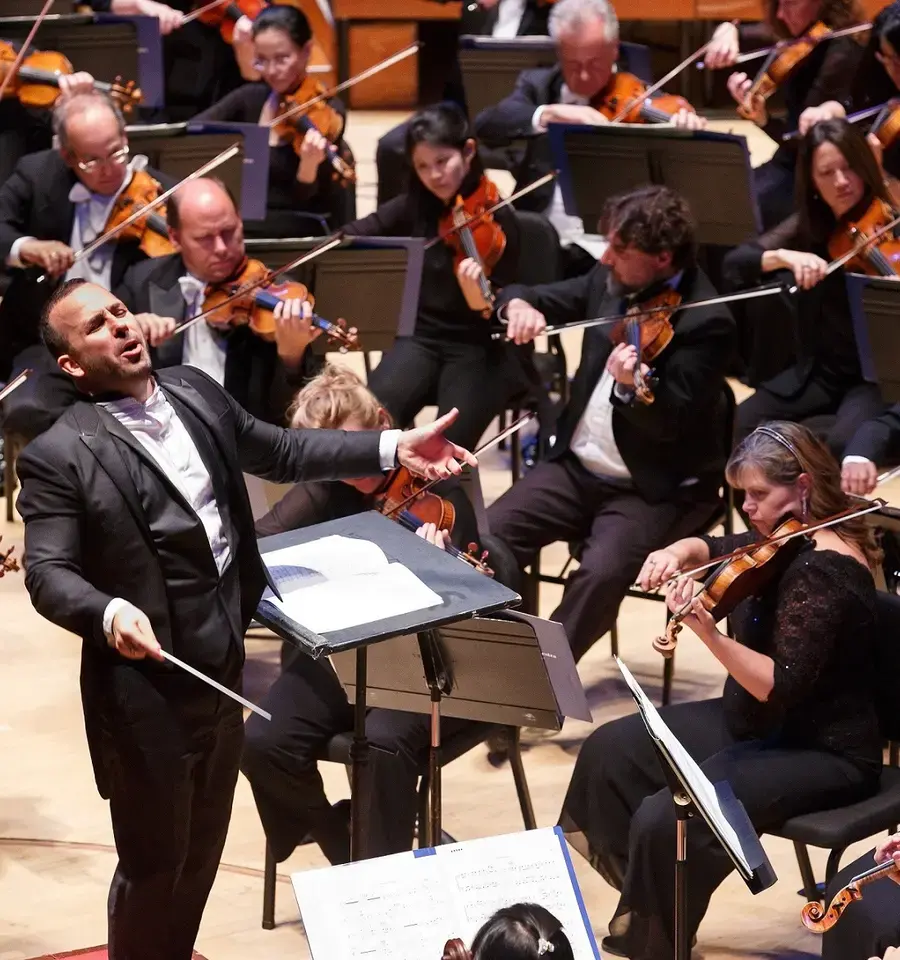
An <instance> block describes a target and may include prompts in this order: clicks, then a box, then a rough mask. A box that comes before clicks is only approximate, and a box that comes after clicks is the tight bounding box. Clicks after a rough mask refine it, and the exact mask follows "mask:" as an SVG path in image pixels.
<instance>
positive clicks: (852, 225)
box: [828, 197, 900, 277]
mask: <svg viewBox="0 0 900 960" xmlns="http://www.w3.org/2000/svg"><path fill="white" fill-rule="evenodd" d="M895 217H896V213H895V212H894V211H893V210H892V209H891V207H890V206H888V204H887V203H885V202H884V200H882V199H881V198H880V197H875V199H874V200H872V202H871V203H870V204H869V207H868V209H867V210H866V211H865V213H863V215H862V216H861V217H860V218H859V219H858V220H855V221H848V220H846V219H842V221H841V222H840V223H839V224H838V226H837V228H836V229H835V231H834V232H833V233H832V235H831V237H830V238H829V240H828V253H829V255H830V256H831V258H832V259H833V260H838V259H839V258H841V257H843V256H845V255H846V254H849V253H853V252H854V251H855V253H854V255H853V256H852V257H849V258H848V259H847V261H845V262H846V263H849V264H850V269H852V270H855V271H857V272H858V273H865V274H868V275H869V276H874V277H896V276H898V274H900V239H898V238H897V236H896V235H895V230H889V231H887V232H886V233H885V234H884V235H883V236H882V238H881V239H880V240H876V241H875V242H872V237H873V235H874V234H876V233H877V232H878V231H879V230H882V231H883V230H884V227H885V226H887V225H888V224H889V223H890V222H891V221H892V220H893V219H894V218H895Z"/></svg>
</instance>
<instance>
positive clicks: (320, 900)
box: [291, 827, 600, 960]
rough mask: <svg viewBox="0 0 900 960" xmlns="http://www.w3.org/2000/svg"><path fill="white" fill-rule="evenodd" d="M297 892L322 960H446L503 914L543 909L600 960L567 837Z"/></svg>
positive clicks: (343, 878)
mask: <svg viewBox="0 0 900 960" xmlns="http://www.w3.org/2000/svg"><path fill="white" fill-rule="evenodd" d="M291 883H292V884H293V887H294V895H295V896H296V898H297V904H298V906H299V908H300V913H301V916H302V919H303V926H304V928H305V930H306V937H307V940H308V941H309V948H310V953H311V954H312V957H313V960H357V958H366V960H371V958H378V960H382V958H387V957H390V958H391V960H439V958H440V956H441V952H442V951H443V948H444V944H445V943H446V942H447V940H449V939H451V938H452V937H460V938H461V939H462V940H463V941H464V942H465V943H466V944H467V945H469V944H471V942H472V938H473V937H474V935H475V933H476V932H477V930H478V928H479V927H480V926H481V925H482V924H483V923H484V922H485V921H486V920H487V919H489V918H490V917H491V916H492V915H493V914H494V913H495V912H496V911H497V910H499V909H501V908H502V907H509V906H512V905H513V904H515V903H538V904H540V905H541V906H543V907H546V909H548V910H549V911H550V912H551V913H552V914H554V915H555V916H556V917H557V918H558V919H559V920H560V921H561V922H562V924H563V929H564V930H565V932H566V935H567V936H568V938H569V941H570V943H571V944H572V951H573V954H574V956H575V960H600V954H599V953H598V951H597V944H596V942H595V940H594V934H593V931H592V929H591V923H590V919H589V918H588V915H587V911H586V910H585V907H584V900H583V899H582V896H581V890H580V888H579V886H578V881H577V879H576V877H575V872H574V870H573V867H572V860H571V858H570V856H569V850H568V847H567V846H566V841H565V839H564V837H563V833H562V829H561V828H560V827H546V828H543V829H540V830H529V831H526V832H523V833H514V834H506V835H503V836H499V837H486V838H483V839H479V840H466V841H462V842H460V843H453V844H447V845H445V846H441V847H429V848H426V849H420V850H411V851H408V852H406V853H398V854H394V855H393V856H389V857H379V858H377V859H374V860H363V861H361V862H359V863H349V864H343V865H341V866H337V867H326V868H324V869H320V870H305V871H302V872H300V873H295V874H292V876H291Z"/></svg>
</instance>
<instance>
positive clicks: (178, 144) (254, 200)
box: [126, 122, 269, 220]
mask: <svg viewBox="0 0 900 960" xmlns="http://www.w3.org/2000/svg"><path fill="white" fill-rule="evenodd" d="M126 131H127V133H128V142H129V143H130V145H131V152H132V153H133V154H135V153H142V154H144V155H145V156H146V157H147V159H148V160H149V162H150V166H151V167H155V168H156V169H157V170H160V171H161V172H162V173H167V174H168V175H169V176H170V177H172V178H173V179H174V180H182V179H184V177H186V176H187V175H188V174H189V173H193V172H194V171H195V170H196V169H197V168H198V167H202V166H203V164H205V163H209V161H210V160H212V159H213V158H214V157H216V156H218V155H219V154H220V153H221V152H222V151H223V150H226V149H227V148H228V147H230V146H231V144H233V143H238V144H239V146H240V149H239V150H238V152H237V154H236V155H235V156H233V157H231V158H230V159H229V160H226V161H225V163H223V164H222V165H221V166H220V167H218V168H217V169H216V172H215V175H216V176H217V177H219V179H220V180H222V182H223V183H224V184H225V186H226V187H228V189H229V190H230V191H231V193H232V195H233V196H235V197H236V198H237V200H238V206H239V207H240V213H241V217H242V218H243V219H244V220H262V219H263V218H264V217H265V215H266V203H267V200H268V195H269V131H268V130H266V128H265V127H261V126H259V124H256V123H218V122H216V123H193V122H188V123H148V124H131V125H129V126H128V127H126Z"/></svg>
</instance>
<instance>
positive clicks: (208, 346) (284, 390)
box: [117, 178, 321, 425]
mask: <svg viewBox="0 0 900 960" xmlns="http://www.w3.org/2000/svg"><path fill="white" fill-rule="evenodd" d="M167 217H168V224H169V232H170V236H171V238H172V241H173V244H174V246H175V250H176V252H175V253H173V254H170V255H169V256H165V257H156V258H154V259H152V260H146V261H144V262H143V263H139V264H136V265H135V266H133V267H132V268H131V269H130V270H128V271H127V273H126V274H125V275H124V277H123V278H122V281H121V283H120V284H119V286H118V288H117V293H118V295H119V298H120V299H121V300H122V301H123V302H124V303H125V304H126V305H127V306H128V307H129V309H130V310H131V311H132V313H134V314H135V316H136V317H137V320H138V322H139V323H140V324H141V327H142V329H143V330H144V332H145V334H146V335H147V338H148V340H149V341H150V345H151V347H152V348H153V362H154V365H155V366H156V367H169V366H173V365H176V364H180V363H185V364H189V365H190V366H195V367H199V368H200V369H201V370H203V371H204V373H206V374H208V375H209V376H210V377H212V378H213V380H215V381H216V382H217V383H219V384H222V385H223V386H224V387H225V389H226V390H227V391H228V392H229V393H230V394H231V395H232V396H233V397H234V398H235V400H237V402H238V403H240V404H241V406H243V407H244V408H245V409H247V410H249V411H250V412H251V413H252V414H253V415H254V416H255V417H258V418H259V419H261V420H267V421H268V422H270V423H275V424H278V425H282V424H283V423H284V419H285V414H286V411H287V407H288V404H289V403H290V400H291V397H292V396H293V394H294V393H295V392H296V391H297V389H298V388H299V387H300V386H302V384H303V382H304V380H305V378H306V377H307V376H309V375H311V373H312V372H313V371H314V369H315V367H316V364H317V363H318V360H317V359H316V358H315V357H314V356H313V355H312V351H309V350H308V349H307V348H308V347H309V345H310V344H311V343H312V342H313V341H314V340H315V339H316V337H317V336H318V335H319V334H320V333H321V331H320V330H319V329H317V328H316V327H314V326H313V325H312V323H311V320H310V315H311V311H310V309H309V305H308V304H306V305H304V304H303V303H302V302H300V301H298V300H296V299H289V300H285V301H284V302H283V303H281V304H279V305H278V306H277V307H276V314H275V339H274V342H268V341H267V340H264V339H263V338H262V337H260V336H258V335H257V334H256V333H254V332H253V331H252V330H251V329H250V327H249V326H247V325H243V326H239V327H231V326H230V325H229V324H228V322H227V319H226V318H224V317H211V318H210V321H206V320H203V321H201V322H200V323H196V324H194V325H193V326H191V327H190V328H189V329H188V330H186V331H185V332H184V333H183V334H181V333H177V332H176V328H177V326H178V324H179V323H181V322H182V321H184V320H187V319H189V318H191V317H193V316H196V315H197V314H199V313H201V312H202V310H203V306H204V302H205V300H206V296H207V291H208V290H210V289H211V288H214V287H215V285H216V284H221V283H223V282H225V281H228V280H230V279H232V278H233V277H235V276H236V275H237V274H239V272H240V270H241V268H242V266H243V265H244V263H245V261H246V259H247V254H246V251H245V249H244V235H243V231H242V228H241V218H240V214H239V213H238V211H237V208H236V207H235V204H234V200H233V198H232V197H231V196H230V194H229V193H228V191H227V190H226V188H225V186H224V185H223V184H222V183H221V182H220V181H217V180H214V179H203V178H200V179H197V180H192V181H190V182H189V183H186V184H184V185H183V186H182V187H181V188H180V189H179V190H178V192H177V193H174V194H173V195H172V197H171V198H170V199H169V201H168V203H167Z"/></svg>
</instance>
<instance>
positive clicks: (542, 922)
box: [471, 903, 574, 960]
mask: <svg viewBox="0 0 900 960" xmlns="http://www.w3.org/2000/svg"><path fill="white" fill-rule="evenodd" d="M544 944H549V946H550V947H552V950H551V949H548V948H547V946H544ZM542 948H543V949H542ZM471 953H472V960H538V958H540V957H542V958H544V960H574V956H573V953H572V945H571V944H570V943H569V938H568V937H567V936H566V934H565V932H564V931H563V928H562V923H560V921H559V920H558V919H557V918H556V917H555V916H553V914H552V913H551V912H550V911H549V910H547V909H545V908H544V907H541V906H539V905H538V904H536V903H517V904H514V905H513V906H511V907H505V908H504V909H503V910H498V911H497V912H496V913H495V914H494V915H493V916H492V917H491V918H490V920H488V921H487V922H486V923H485V924H484V925H483V926H482V927H481V929H480V930H479V931H478V933H476V934H475V939H474V940H473V941H472V951H471Z"/></svg>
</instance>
